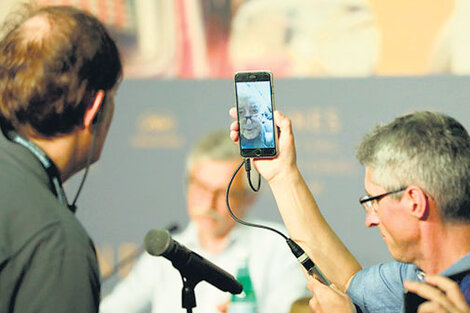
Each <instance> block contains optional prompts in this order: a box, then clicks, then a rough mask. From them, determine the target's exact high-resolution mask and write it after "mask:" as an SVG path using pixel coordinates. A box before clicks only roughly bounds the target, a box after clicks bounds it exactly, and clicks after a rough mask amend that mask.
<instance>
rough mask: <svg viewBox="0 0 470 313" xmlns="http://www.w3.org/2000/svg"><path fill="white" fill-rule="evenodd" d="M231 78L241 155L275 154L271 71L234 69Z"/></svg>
mask: <svg viewBox="0 0 470 313" xmlns="http://www.w3.org/2000/svg"><path fill="white" fill-rule="evenodd" d="M234 80H235V95H236V100H237V117H238V124H239V126H240V136H239V142H240V154H241V156H242V157H247V158H252V157H254V158H272V157H275V156H276V155H277V129H276V126H275V124H274V115H273V112H274V94H273V74H272V73H271V72H269V71H250V72H237V73H235V77H234Z"/></svg>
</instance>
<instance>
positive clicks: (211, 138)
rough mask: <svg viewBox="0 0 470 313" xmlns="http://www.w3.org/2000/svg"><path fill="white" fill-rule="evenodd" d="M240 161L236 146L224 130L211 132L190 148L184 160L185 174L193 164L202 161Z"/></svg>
mask: <svg viewBox="0 0 470 313" xmlns="http://www.w3.org/2000/svg"><path fill="white" fill-rule="evenodd" d="M230 160H240V162H241V156H240V150H239V148H238V145H237V144H235V143H234V142H233V141H232V139H230V136H229V132H228V130H226V129H221V130H215V131H212V132H210V133H208V134H206V135H205V136H203V137H202V138H201V139H199V140H198V141H197V142H196V144H195V145H194V146H193V147H192V149H191V151H190V152H189V154H188V157H187V159H186V173H187V174H188V173H189V172H190V171H191V169H192V168H193V167H194V165H195V164H197V163H199V162H202V161H230Z"/></svg>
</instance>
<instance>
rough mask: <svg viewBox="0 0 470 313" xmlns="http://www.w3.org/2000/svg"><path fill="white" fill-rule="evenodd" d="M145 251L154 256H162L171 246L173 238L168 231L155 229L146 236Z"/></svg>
mask: <svg viewBox="0 0 470 313" xmlns="http://www.w3.org/2000/svg"><path fill="white" fill-rule="evenodd" d="M144 243H145V250H146V251H147V252H148V253H149V254H151V255H154V256H160V255H162V254H163V253H164V252H165V251H166V250H167V249H168V247H169V246H170V243H171V236H170V233H169V232H168V230H166V229H159V228H155V229H152V230H150V231H149V232H148V233H147V235H145V240H144Z"/></svg>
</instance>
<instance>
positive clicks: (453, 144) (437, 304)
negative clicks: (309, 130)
mask: <svg viewBox="0 0 470 313" xmlns="http://www.w3.org/2000/svg"><path fill="white" fill-rule="evenodd" d="M231 114H232V116H235V112H234V110H232V112H231ZM275 118H276V123H277V125H278V126H279V127H280V138H279V147H280V149H279V150H280V153H279V156H278V157H277V158H276V159H273V160H269V161H266V160H258V161H255V165H256V167H257V169H258V170H259V172H260V173H261V174H262V175H263V176H264V177H265V178H266V179H267V180H268V182H269V184H270V187H271V190H272V191H273V193H274V196H275V198H276V201H277V204H278V206H279V209H280V212H281V215H282V217H283V220H284V222H285V223H286V226H287V228H288V230H289V233H290V235H291V237H292V238H294V239H295V240H296V241H297V242H298V243H299V244H300V245H302V246H303V247H304V249H305V251H306V252H307V253H308V255H309V256H310V257H311V258H312V259H313V260H314V261H315V263H316V264H317V265H318V266H319V268H321V269H322V270H323V272H324V274H325V275H326V276H327V277H328V278H329V279H330V281H331V282H333V283H334V285H332V286H325V285H322V284H321V283H319V282H318V281H315V280H313V279H310V283H309V287H310V289H311V290H312V292H313V294H314V297H313V298H312V299H311V300H310V306H311V309H312V310H313V311H314V312H336V313H340V312H354V311H355V307H354V306H353V304H352V301H353V302H354V303H355V305H356V308H360V310H362V312H364V313H365V312H374V313H384V312H385V313H387V312H396V313H398V312H403V310H404V307H403V305H404V303H408V302H406V301H405V299H404V296H403V292H404V291H405V289H404V287H406V288H408V289H409V290H412V291H414V292H416V293H418V294H420V295H421V296H423V297H425V298H426V299H429V300H430V301H428V302H426V304H423V305H422V307H421V309H420V310H421V311H420V312H469V311H470V309H469V308H468V306H467V304H466V303H465V301H467V302H470V240H469V238H470V214H469V213H470V212H469V210H470V137H469V135H468V133H467V131H466V130H465V128H464V127H463V126H462V125H461V124H460V123H459V122H457V121H456V120H455V119H453V118H451V117H449V116H447V115H445V114H441V113H435V112H427V111H424V112H415V113H411V114H407V115H404V116H402V117H399V118H397V119H395V120H394V121H392V122H391V123H389V124H387V125H383V126H378V127H377V128H376V129H375V130H374V131H373V132H371V133H370V134H368V135H366V136H365V137H364V139H363V141H362V143H361V144H360V146H359V149H358V153H357V157H358V160H359V161H360V163H361V164H363V165H364V166H365V180H364V186H365V190H366V193H367V195H366V196H364V197H362V198H361V199H360V204H361V205H362V206H363V208H364V210H365V214H366V217H365V224H366V226H368V227H377V228H378V229H379V231H380V233H381V235H382V237H383V239H384V241H385V243H386V244H387V247H388V249H389V251H390V254H391V255H392V256H393V258H394V259H395V260H396V261H395V262H390V263H386V264H379V265H376V266H372V267H369V268H366V269H363V270H361V268H360V265H359V264H358V263H357V261H356V260H355V259H354V257H353V256H352V255H351V253H350V252H349V251H348V250H347V249H346V247H345V246H344V245H343V244H342V243H341V241H340V240H339V238H338V237H337V236H336V234H335V233H334V232H333V231H332V229H331V228H330V227H329V225H328V224H327V222H326V221H325V220H324V218H323V216H322V215H321V213H320V211H319V209H318V207H317V205H316V203H315V200H314V199H313V197H312V195H311V194H310V192H309V190H308V188H307V185H306V184H305V181H304V180H303V178H302V176H301V174H300V173H299V170H298V168H297V165H296V157H295V148H294V139H293V134H292V129H291V123H290V120H289V119H288V118H287V117H285V116H283V115H282V114H280V113H279V112H276V115H275ZM231 135H232V138H233V139H235V140H237V138H238V124H237V123H236V122H234V124H232V134H231ZM292 186H294V187H292ZM319 238H321V240H319ZM435 275H441V276H444V277H436V276H435ZM446 277H449V278H452V279H454V280H455V282H454V281H451V280H450V279H448V278H446ZM405 281H406V282H405ZM425 283H428V284H425ZM459 287H460V290H461V292H459ZM344 291H345V292H346V294H345V293H344ZM351 299H352V301H351ZM423 307H424V308H423ZM415 310H416V308H415ZM407 312H408V311H407Z"/></svg>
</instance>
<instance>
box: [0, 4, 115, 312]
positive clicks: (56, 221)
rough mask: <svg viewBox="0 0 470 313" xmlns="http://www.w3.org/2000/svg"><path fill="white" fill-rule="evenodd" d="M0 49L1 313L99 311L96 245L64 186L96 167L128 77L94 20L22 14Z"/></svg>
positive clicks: (51, 12) (55, 9)
mask: <svg viewBox="0 0 470 313" xmlns="http://www.w3.org/2000/svg"><path fill="white" fill-rule="evenodd" d="M3 33H4V37H3V38H2V39H1V40H0V126H1V132H0V186H1V187H0V209H1V214H0V312H1V313H4V312H21V313H27V312H48V313H50V312H97V311H98V304H99V296H100V283H99V268H98V264H97V259H96V254H95V250H94V246H93V243H92V241H91V239H90V238H89V236H88V234H87V232H86V231H85V230H84V228H83V227H82V225H81V224H80V222H79V221H78V220H77V219H76V217H75V215H74V211H75V206H74V203H72V205H70V204H69V203H68V201H67V198H66V196H65V193H64V190H63V189H62V182H63V181H65V180H67V179H68V178H69V177H71V176H72V175H73V174H75V173H77V172H78V171H80V170H81V169H84V168H88V166H89V165H90V164H91V163H93V162H95V161H97V160H98V159H99V156H100V154H101V150H102V147H103V144H104V141H105V138H106V135H107V132H108V129H109V126H110V123H111V119H112V115H113V111H114V95H115V93H116V90H117V86H118V84H119V81H120V79H121V76H122V66H121V61H120V56H119V53H118V50H117V48H116V45H115V43H114V41H113V40H112V39H111V38H110V36H109V35H108V33H107V31H106V29H105V28H104V26H103V25H102V24H101V23H100V22H99V21H98V20H97V19H96V18H95V17H93V16H91V15H89V14H87V13H85V12H82V11H80V10H77V9H74V8H72V7H65V6H50V7H31V6H30V7H25V10H24V12H23V14H22V15H21V19H20V20H19V21H16V22H12V21H10V24H6V25H5V26H4V30H3Z"/></svg>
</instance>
